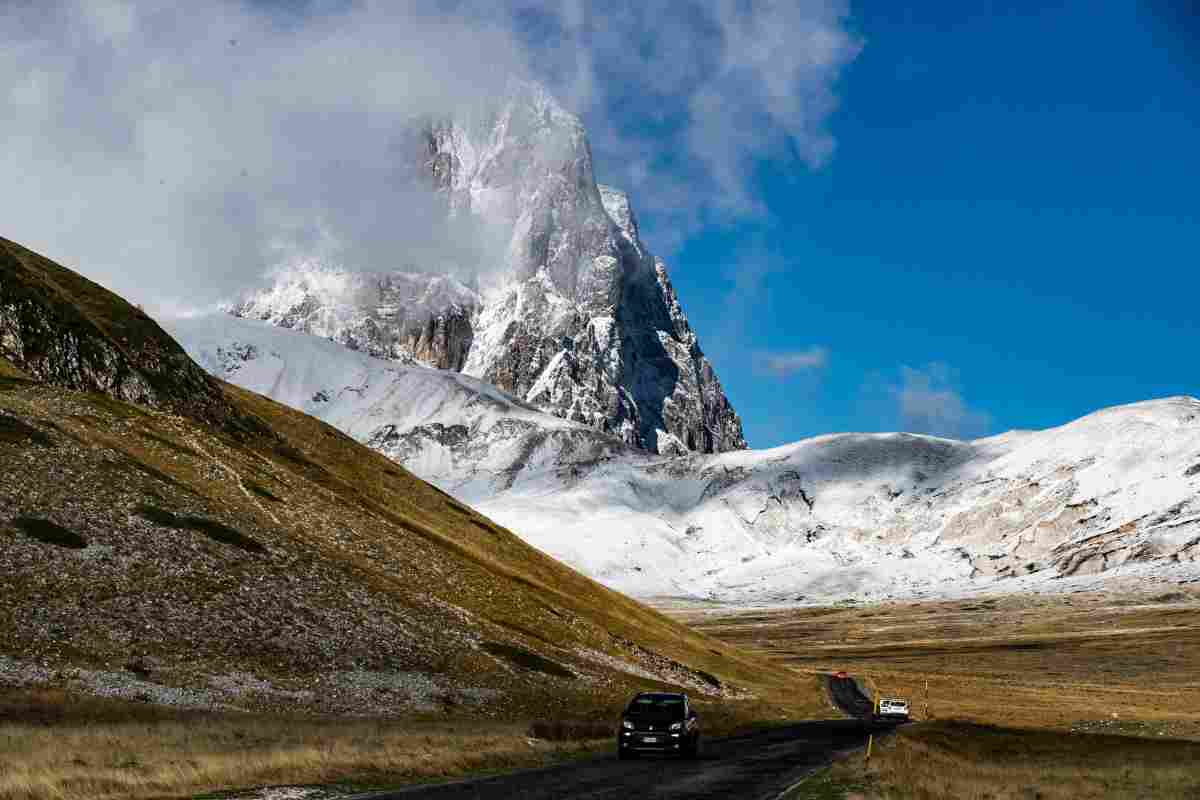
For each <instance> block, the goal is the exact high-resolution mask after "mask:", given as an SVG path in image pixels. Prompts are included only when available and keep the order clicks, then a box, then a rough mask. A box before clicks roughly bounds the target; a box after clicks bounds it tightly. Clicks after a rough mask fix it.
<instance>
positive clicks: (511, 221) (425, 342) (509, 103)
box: [230, 83, 745, 453]
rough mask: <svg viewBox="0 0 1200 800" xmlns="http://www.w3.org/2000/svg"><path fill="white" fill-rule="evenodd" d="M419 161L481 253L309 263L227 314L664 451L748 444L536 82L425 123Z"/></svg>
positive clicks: (621, 203)
mask: <svg viewBox="0 0 1200 800" xmlns="http://www.w3.org/2000/svg"><path fill="white" fill-rule="evenodd" d="M413 142H414V144H413V146H412V149H411V156H410V157H411V158H412V159H414V160H415V161H416V162H417V163H418V165H419V169H420V170H422V171H423V173H424V175H425V179H426V181H427V182H428V184H429V186H430V189H431V191H434V192H437V193H438V194H439V197H441V198H442V199H443V201H444V207H445V213H446V214H447V215H449V216H451V217H454V218H457V219H460V220H473V221H475V222H476V223H477V225H478V230H479V231H486V234H484V233H481V234H480V235H481V237H485V236H486V239H487V241H490V242H494V243H495V246H494V248H493V252H489V253H488V254H487V255H484V256H481V257H480V263H470V264H458V265H457V267H455V266H454V265H452V266H451V267H450V268H451V269H455V268H457V269H459V270H461V274H471V275H478V276H480V277H478V278H476V279H472V280H471V281H468V282H467V283H463V282H460V281H459V280H456V279H455V278H454V277H453V276H452V275H451V274H447V273H446V272H445V271H444V269H443V265H418V266H419V267H422V269H419V270H413V269H408V268H405V269H399V270H395V269H392V268H391V267H390V266H389V267H386V268H380V269H378V270H377V271H375V272H369V273H366V272H348V271H343V270H337V269H333V270H330V269H323V268H320V267H313V266H298V267H294V268H291V269H289V270H286V271H283V272H281V273H279V274H278V275H277V276H276V281H275V283H274V285H273V286H271V287H270V288H267V289H265V290H263V291H259V292H256V293H251V294H249V295H248V296H246V297H245V298H243V299H242V300H241V301H239V302H237V303H235V304H233V305H232V306H231V307H230V310H231V311H232V313H233V314H235V315H238V316H242V317H248V318H253V319H259V320H265V321H268V322H270V323H272V324H275V325H279V326H283V327H288V328H291V329H293V330H299V331H304V332H307V333H313V334H316V335H320V336H324V337H327V338H330V339H333V340H334V341H337V342H340V343H342V344H345V345H347V346H350V347H352V348H355V349H359V350H362V351H363V352H366V353H368V354H370V355H376V356H380V357H384V358H391V359H397V360H401V361H403V360H406V359H415V360H417V361H420V362H422V363H424V364H426V365H429V366H433V367H438V368H441V369H452V370H456V371H461V372H463V373H464V374H466V375H468V376H472V377H476V378H479V379H482V380H484V381H486V382H488V383H491V384H493V385H495V386H497V387H498V388H500V389H501V390H503V391H505V392H507V393H508V394H511V395H513V396H515V397H517V398H520V399H521V400H523V401H525V402H527V403H531V404H534V405H536V406H537V407H539V408H541V409H543V410H545V411H548V412H549V413H551V414H554V415H556V416H559V417H563V418H565V419H568V420H571V421H574V422H581V423H584V424H586V425H588V426H590V427H593V428H595V429H597V430H599V431H601V432H602V433H608V434H611V435H613V436H616V437H617V438H619V439H620V440H622V441H623V442H625V443H626V444H628V445H631V446H634V447H639V448H643V449H648V450H651V451H654V452H659V453H683V452H689V451H694V452H706V453H709V452H722V451H727V450H736V449H741V448H744V447H745V439H744V438H743V435H742V428H741V421H740V420H739V418H738V416H737V414H736V413H735V412H734V410H733V408H732V406H731V405H730V403H729V401H728V399H727V398H726V397H725V394H724V392H723V391H722V389H721V384H720V381H719V380H718V379H717V376H716V374H715V373H714V371H713V368H712V365H711V363H710V362H709V361H708V359H707V358H706V357H705V356H704V353H703V352H702V351H701V349H700V345H699V342H698V340H697V337H696V335H695V333H694V332H693V331H692V330H691V328H690V326H689V325H688V322H687V318H686V316H685V315H684V313H683V310H682V308H681V307H680V304H679V302H678V299H677V298H676V296H675V292H674V289H673V287H672V286H671V282H670V279H669V278H668V276H667V270H666V266H665V265H664V264H663V262H662V261H661V260H660V259H657V258H655V257H654V256H652V255H651V254H650V253H649V252H648V251H647V249H646V247H645V245H644V244H643V243H642V241H641V239H640V237H639V233H638V227H637V221H636V219H635V217H634V214H633V212H632V210H631V208H630V204H629V199H628V197H626V196H625V195H624V194H623V193H621V192H620V191H618V190H616V189H613V188H610V187H604V186H599V185H597V183H596V181H595V177H594V175H593V169H592V159H591V151H590V148H589V146H588V142H587V136H586V133H585V131H584V128H583V125H582V124H581V122H580V121H579V119H578V118H577V117H576V116H574V115H573V114H570V113H568V112H566V111H565V110H563V108H562V107H561V106H559V105H558V104H557V103H556V102H555V101H554V99H553V98H551V97H550V95H549V94H548V93H546V92H545V91H544V90H543V89H542V88H540V87H538V86H536V85H532V84H525V83H514V84H513V85H512V87H511V89H510V91H509V93H508V94H507V96H505V97H503V98H500V99H498V100H497V101H496V102H494V103H493V104H492V105H491V106H489V107H486V108H479V109H475V110H473V111H472V112H470V113H464V114H463V115H461V117H460V118H457V119H447V120H440V121H436V122H431V123H429V124H428V125H427V126H426V127H424V128H423V129H421V130H420V131H418V132H417V134H416V135H414V137H413Z"/></svg>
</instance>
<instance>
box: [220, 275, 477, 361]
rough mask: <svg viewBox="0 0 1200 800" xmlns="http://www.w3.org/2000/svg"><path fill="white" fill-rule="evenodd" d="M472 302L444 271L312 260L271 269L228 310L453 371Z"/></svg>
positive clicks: (467, 336)
mask: <svg viewBox="0 0 1200 800" xmlns="http://www.w3.org/2000/svg"><path fill="white" fill-rule="evenodd" d="M479 304H480V299H479V295H478V294H477V293H476V292H475V291H474V290H472V289H471V288H469V287H467V286H465V285H464V284H462V283H460V282H459V281H457V280H455V279H454V278H452V277H450V276H446V275H428V274H422V273H415V272H391V273H359V272H346V271H342V270H331V269H326V268H322V267H320V266H316V265H313V266H310V267H308V268H304V267H295V268H292V269H289V270H286V271H282V272H280V273H278V274H277V275H276V282H275V284H274V285H273V286H272V287H271V288H270V289H268V290H266V291H263V292H258V293H255V294H252V295H250V296H248V297H246V298H245V299H243V300H242V301H240V302H238V303H236V304H234V305H232V306H231V307H230V311H231V313H233V314H234V315H236V316H239V317H247V318H250V319H259V320H263V321H266V322H270V323H271V324H273V325H278V326H279V327H282V328H290V329H292V330H296V331H301V332H303V333H309V334H312V335H314V336H320V337H323V338H326V339H331V340H333V341H335V342H338V343H339V344H343V345H345V346H346V347H349V348H350V349H352V350H361V351H363V352H365V353H368V354H370V355H373V356H377V357H379V358H390V359H394V360H397V361H413V360H417V361H420V362H422V363H425V364H428V365H430V366H434V367H437V368H439V369H453V370H459V369H462V367H463V365H464V364H465V363H466V359H467V353H468V352H469V351H470V349H471V339H472V327H471V317H472V315H473V314H474V312H475V311H476V309H477V308H478V307H479Z"/></svg>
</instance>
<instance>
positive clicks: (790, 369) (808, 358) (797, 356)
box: [754, 347, 829, 378]
mask: <svg viewBox="0 0 1200 800" xmlns="http://www.w3.org/2000/svg"><path fill="white" fill-rule="evenodd" d="M828 364H829V351H828V350H827V349H826V348H824V347H810V348H808V349H807V350H798V351H795V352H790V353H756V354H755V356H754V366H755V368H756V369H757V370H758V371H759V372H762V373H766V374H769V375H774V376H775V377H777V378H787V377H790V376H792V375H796V374H797V373H812V372H817V371H819V370H822V369H824V368H825V367H826V366H827V365H828Z"/></svg>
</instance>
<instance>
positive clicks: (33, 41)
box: [0, 0, 858, 305]
mask: <svg viewBox="0 0 1200 800" xmlns="http://www.w3.org/2000/svg"><path fill="white" fill-rule="evenodd" d="M301 8H302V9H303V10H301V11H297V10H290V11H285V10H281V7H280V6H278V5H275V4H272V5H271V6H267V5H265V4H263V5H259V4H256V3H254V2H251V0H207V1H203V0H202V1H200V2H194V3H166V2H159V1H158V0H141V1H138V0H49V1H48V2H37V3H15V4H14V3H5V4H0V182H2V183H3V185H4V186H5V192H4V193H3V194H2V195H0V219H2V220H3V230H0V235H3V236H6V237H8V238H12V239H15V240H17V241H20V242H21V243H23V244H26V245H28V246H30V247H33V248H34V249H36V250H39V251H42V252H44V253H46V254H47V255H49V256H51V257H52V258H55V259H57V260H60V261H63V262H64V263H66V264H67V265H68V266H72V267H75V268H78V269H80V270H81V271H83V272H84V273H85V274H87V275H88V276H89V277H92V278H94V279H96V280H98V281H100V282H101V283H104V284H105V285H107V286H110V287H111V288H113V289H115V290H116V291H118V292H120V293H121V294H123V295H125V296H127V297H129V298H130V299H133V300H135V301H140V302H147V303H151V304H160V305H169V304H171V303H176V304H185V305H186V304H189V303H191V304H195V305H203V304H206V303H209V302H212V301H214V300H216V299H218V298H220V297H222V296H225V295H228V294H229V293H230V292H232V291H235V290H237V289H239V288H241V287H243V286H245V285H246V284H248V283H251V282H253V281H255V280H256V279H257V278H258V276H260V275H261V274H262V273H263V272H264V271H266V270H267V269H269V268H271V267H273V266H275V265H277V264H278V263H279V262H280V261H282V260H286V259H287V258H288V257H312V256H318V257H325V258H333V259H337V260H340V261H342V262H345V263H346V264H348V265H351V266H354V265H365V266H369V267H372V268H389V267H400V266H405V265H406V264H411V263H425V264H430V263H431V262H439V263H440V262H478V261H480V260H486V259H487V258H488V257H489V252H488V249H487V247H488V245H489V244H490V242H488V241H487V240H486V238H485V239H483V240H480V238H479V237H478V236H477V234H476V232H473V231H463V230H461V229H457V228H455V227H453V225H452V224H450V223H447V222H446V221H445V218H444V216H442V215H440V214H439V212H438V209H437V207H436V205H434V204H433V203H432V202H431V200H430V199H429V197H428V196H427V193H423V192H421V191H416V190H414V189H413V175H412V174H411V173H412V166H413V164H414V162H415V160H416V159H412V158H410V157H409V156H410V154H411V153H412V151H413V148H419V147H420V145H421V143H420V142H419V141H414V139H413V137H412V135H411V126H410V125H409V123H410V122H411V121H412V120H413V119H414V118H419V117H423V116H426V115H442V114H449V113H453V112H455V111H456V110H458V109H461V108H464V107H470V106H473V105H475V104H477V103H480V102H484V101H486V99H487V98H490V97H493V96H495V94H496V93H497V92H498V91H499V90H500V89H501V87H502V85H503V83H504V82H505V81H506V80H507V79H508V77H509V76H514V75H515V76H517V77H535V78H539V79H543V80H545V81H547V82H548V83H549V84H550V85H551V87H552V88H553V89H554V90H555V91H556V92H558V94H560V96H562V97H563V99H564V100H565V101H566V102H567V104H568V105H570V106H573V107H574V108H576V109H578V110H580V111H582V112H584V114H585V118H586V119H587V121H588V123H589V126H590V129H591V132H592V135H593V142H594V146H595V148H596V150H597V153H598V158H597V161H598V163H599V164H600V165H601V174H600V175H599V176H598V177H599V178H600V179H601V180H605V181H607V182H610V183H615V184H617V185H624V186H625V187H626V188H629V189H630V190H631V191H632V192H633V194H634V201H635V203H637V204H638V205H639V207H641V208H643V209H649V211H651V212H653V213H651V214H643V218H644V219H649V218H651V217H653V218H655V219H658V220H659V224H658V225H656V226H653V227H654V230H655V231H656V232H657V236H658V237H661V238H655V239H654V240H653V241H652V243H654V244H657V243H658V242H660V241H664V242H666V243H668V244H672V245H673V244H677V243H678V242H679V241H681V240H682V238H683V237H686V235H688V233H689V232H691V231H692V230H694V226H695V225H697V224H699V222H700V221H701V220H703V219H705V218H706V217H707V216H710V215H711V214H712V213H714V212H715V213H720V214H743V213H757V212H760V211H761V210H762V209H761V208H759V207H758V206H757V204H756V202H755V200H754V197H753V191H752V189H751V188H750V175H751V173H752V170H753V168H754V165H755V164H756V163H758V162H759V161H761V160H762V159H771V158H778V157H782V156H783V155H785V154H786V153H788V152H791V151H792V150H794V151H796V152H799V153H800V154H801V155H802V157H803V158H804V159H805V160H806V161H808V162H809V163H811V164H814V165H816V164H820V163H821V162H822V161H823V160H824V159H826V158H828V154H829V152H830V148H831V146H832V139H831V138H830V136H829V134H828V132H827V131H826V129H825V127H824V126H825V122H826V119H827V117H828V114H829V112H830V111H831V109H832V108H833V106H834V95H833V92H832V86H833V83H834V81H835V80H836V78H837V76H838V74H839V72H840V70H841V68H842V67H843V66H844V65H845V64H846V63H848V62H849V61H850V60H851V59H853V57H854V55H855V54H856V53H857V50H858V44H857V42H856V41H855V39H854V38H853V37H852V36H851V35H849V34H848V33H846V31H845V18H846V9H845V5H844V3H843V2H841V0H802V1H801V2H762V3H754V4H745V3H741V2H735V0H719V2H717V3H715V4H709V3H692V2H686V1H685V0H647V2H641V3H635V2H626V3H617V4H616V5H609V6H605V7H604V10H603V12H599V11H596V10H595V9H596V8H597V7H594V6H592V5H590V4H586V3H582V2H578V1H577V0H576V1H574V2H570V3H559V2H550V0H516V2H514V3H511V4H508V5H504V6H501V5H498V4H495V3H492V2H486V3H485V2H475V1H474V0H462V1H461V2H458V3H446V2H441V0H439V1H438V2H433V1H432V0H431V1H430V2H424V1H423V0H413V1H412V2H406V3H391V2H383V1H382V0H349V1H348V2H331V1H330V0H314V2H312V3H308V4H305V5H303V6H301ZM531 20H532V21H531ZM406 131H409V133H408V134H406V133H405V132H406ZM604 165H609V166H608V168H609V171H611V172H613V173H615V174H611V175H610V174H607V173H606V172H605V171H604Z"/></svg>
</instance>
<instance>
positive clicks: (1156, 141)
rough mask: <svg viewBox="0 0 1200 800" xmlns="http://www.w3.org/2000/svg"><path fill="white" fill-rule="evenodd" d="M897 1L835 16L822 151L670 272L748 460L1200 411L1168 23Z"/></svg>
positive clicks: (1195, 146)
mask: <svg viewBox="0 0 1200 800" xmlns="http://www.w3.org/2000/svg"><path fill="white" fill-rule="evenodd" d="M1003 5H1004V4H996V8H997V9H999V8H1001V7H1002V6H1003ZM919 6H920V8H919V9H918V10H912V9H905V8H902V7H901V4H895V3H891V2H869V3H866V2H864V3H857V4H855V5H854V6H853V7H852V9H851V12H852V13H851V18H850V27H851V29H852V30H853V31H855V32H856V33H857V34H858V35H859V36H861V38H862V40H863V45H864V46H863V48H862V50H861V52H860V53H859V54H858V56H857V58H856V59H855V60H854V61H853V62H852V63H851V64H850V65H849V66H848V67H847V68H846V69H845V70H844V71H843V73H842V75H841V77H840V78H839V80H838V81H837V83H836V84H835V91H836V93H837V95H838V97H839V98H840V107H839V109H838V110H837V111H836V112H835V113H834V114H833V116H832V117H831V118H830V119H829V121H828V128H829V130H830V132H831V133H832V135H833V137H834V138H835V139H836V151H835V154H834V155H833V156H832V158H831V159H830V160H829V161H828V162H827V163H825V164H824V166H821V167H819V168H816V169H813V168H812V167H810V166H809V165H807V164H806V163H804V161H803V160H801V159H799V158H792V159H788V158H770V159H763V160H761V161H760V162H759V163H758V164H757V167H756V171H755V174H754V178H753V191H754V193H755V194H756V196H757V197H758V198H759V199H760V200H761V201H762V203H763V205H764V206H765V209H766V210H765V213H764V214H762V215H759V216H752V217H747V218H742V219H739V220H736V221H734V222H733V223H732V224H707V225H703V226H701V227H700V228H699V229H697V230H696V231H695V232H694V234H693V235H691V236H690V237H689V238H687V239H686V240H685V241H684V242H683V243H682V244H681V246H679V247H678V248H677V249H676V250H675V252H673V254H672V257H671V266H672V276H673V279H674V281H675V284H676V287H677V289H678V291H679V294H680V296H681V299H682V300H683V302H684V303H685V309H686V310H687V312H688V314H689V316H690V318H691V321H692V324H693V327H694V328H695V329H696V330H697V331H699V332H700V335H701V337H702V338H701V343H702V346H704V348H705V350H706V352H707V353H708V354H709V355H710V357H711V358H712V360H713V361H714V363H715V365H716V368H717V372H718V374H719V375H720V377H721V379H722V381H723V383H724V385H725V387H726V390H727V393H728V394H729V396H730V398H731V400H732V401H733V403H734V405H735V407H736V408H737V409H738V411H739V412H740V414H741V416H742V419H743V422H744V424H745V430H746V434H747V438H748V440H749V441H750V443H751V445H752V446H755V447H765V446H771V445H775V444H780V443H783V442H787V441H791V440H795V439H798V438H802V437H805V436H810V435H815V434H820V433H825V432H830V431H843V430H859V431H875V430H891V429H896V428H899V427H904V428H917V429H925V430H928V431H929V432H934V433H939V434H948V435H978V434H983V433H989V432H993V433H994V432H1000V431H1003V430H1008V429H1011V428H1040V427H1047V426H1052V425H1057V424H1061V423H1064V422H1066V421H1069V420H1070V419H1073V418H1075V417H1078V416H1081V415H1083V414H1085V413H1088V412H1090V411H1093V410H1095V409H1097V408H1100V407H1104V406H1108V405H1113V404H1118V403H1126V402H1132V401H1137V400H1142V399H1148V398H1153V397H1161V396H1166V395H1172V394H1193V395H1197V394H1200V370H1198V369H1197V353H1198V351H1200V70H1198V69H1197V68H1196V65H1195V63H1194V62H1191V61H1189V60H1188V59H1187V53H1188V50H1187V45H1189V44H1195V40H1194V39H1191V38H1190V37H1189V35H1190V33H1191V31H1190V30H1186V29H1180V28H1178V27H1177V23H1179V22H1180V21H1186V20H1185V19H1184V18H1182V17H1180V18H1175V19H1174V20H1171V22H1172V24H1171V25H1167V24H1164V18H1163V17H1162V16H1161V15H1155V14H1152V13H1150V11H1149V10H1148V9H1147V8H1146V7H1144V6H1137V5H1135V4H1132V3H1107V4H1106V3H1092V2H1069V3H1058V4H1047V3H1038V4H1029V6H1028V7H1026V8H1025V9H1024V10H1021V11H1013V12H1000V11H996V12H991V11H989V10H988V4H985V3H928V4H919ZM605 167H606V165H605V163H604V162H603V161H601V163H600V164H599V165H598V170H599V172H600V173H601V176H602V177H603V174H604V171H605ZM634 199H635V202H637V201H638V199H639V198H638V197H637V196H636V195H635V198H634ZM643 216H647V215H646V214H643ZM649 216H650V217H651V219H650V220H649V221H648V224H647V225H646V227H647V228H648V229H649V230H650V232H649V233H648V235H647V238H649V240H650V241H649V244H650V246H651V247H652V248H653V247H654V246H655V244H656V241H655V236H656V235H657V234H659V233H660V230H659V228H658V227H657V226H656V225H655V221H654V219H653V212H650V214H649ZM812 348H824V349H825V352H824V353H823V354H820V355H823V356H824V357H814V358H808V359H803V358H801V359H797V361H798V362H801V363H802V364H804V365H805V366H801V367H799V368H797V369H795V370H794V371H792V372H790V374H781V373H786V370H770V369H767V368H765V366H764V362H763V356H764V354H772V353H774V354H789V353H791V354H795V353H800V354H803V353H809V352H811V351H812Z"/></svg>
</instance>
